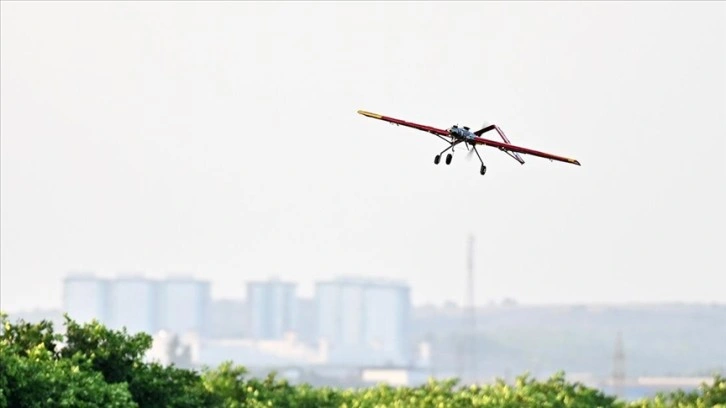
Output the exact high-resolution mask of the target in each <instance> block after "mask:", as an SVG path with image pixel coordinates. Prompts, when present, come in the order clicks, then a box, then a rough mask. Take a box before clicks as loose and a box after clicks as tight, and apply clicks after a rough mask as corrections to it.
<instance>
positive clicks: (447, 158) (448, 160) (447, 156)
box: [446, 153, 453, 164]
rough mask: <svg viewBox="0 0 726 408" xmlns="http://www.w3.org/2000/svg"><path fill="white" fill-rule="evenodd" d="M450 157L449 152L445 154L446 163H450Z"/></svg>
mask: <svg viewBox="0 0 726 408" xmlns="http://www.w3.org/2000/svg"><path fill="white" fill-rule="evenodd" d="M452 157H453V156H451V153H449V154H447V155H446V164H451V158H452Z"/></svg>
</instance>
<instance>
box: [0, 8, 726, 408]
mask: <svg viewBox="0 0 726 408" xmlns="http://www.w3.org/2000/svg"><path fill="white" fill-rule="evenodd" d="M0 7H1V11H2V12H1V13H0V14H1V16H0V17H1V19H2V25H1V30H2V32H1V35H0V42H1V44H0V45H1V47H0V52H1V62H2V69H0V76H1V82H2V83H1V85H0V98H1V101H0V132H1V134H0V156H1V157H0V159H1V160H0V181H1V186H0V188H1V190H2V191H1V192H0V216H1V220H0V251H1V256H0V309H2V310H3V311H4V312H7V313H9V315H10V318H11V319H17V318H23V319H27V320H30V321H37V320H39V319H44V318H45V319H51V320H53V321H55V322H57V325H60V324H61V321H62V320H61V316H62V314H63V313H69V315H70V317H71V318H73V319H76V320H78V321H82V322H85V321H90V320H91V319H98V320H99V321H101V322H102V323H104V324H107V325H109V326H110V327H113V328H122V327H126V328H127V329H128V330H129V331H130V332H146V333H149V334H150V335H152V336H154V347H153V349H152V350H151V351H150V352H149V355H148V356H147V358H149V359H157V360H161V361H164V362H168V363H171V362H174V363H175V364H178V365H182V366H187V367H201V366H203V365H211V366H214V365H216V364H219V363H220V362H222V361H225V360H233V361H234V362H235V363H238V364H242V365H245V366H247V367H249V368H250V369H251V370H252V371H253V372H254V373H255V374H260V375H264V374H265V373H267V372H269V371H271V370H276V371H278V372H280V373H281V374H282V375H284V376H286V377H287V378H289V379H290V380H291V381H296V382H303V381H304V382H309V383H313V384H328V385H341V386H365V385H367V384H373V383H376V382H381V381H383V382H387V383H391V384H408V385H415V384H418V383H420V382H422V381H426V379H427V378H428V377H429V376H435V377H440V378H445V377H459V378H461V379H462V381H464V382H488V381H492V380H493V379H494V378H496V377H498V378H504V379H506V380H508V381H511V380H512V379H513V378H514V377H515V376H517V375H520V374H523V373H525V372H530V373H531V374H532V375H534V376H537V377H546V376H549V375H550V374H552V373H554V372H556V371H559V370H564V371H565V372H566V374H567V376H568V377H569V378H570V379H576V380H579V381H582V382H584V383H587V384H589V385H594V386H597V387H600V388H602V389H606V390H607V391H608V392H612V393H617V394H619V395H621V396H624V397H626V398H630V397H633V398H635V397H640V396H644V395H651V394H652V393H654V392H655V391H657V390H665V389H673V388H676V387H678V388H685V389H688V388H692V387H695V386H697V385H698V384H699V383H700V382H701V381H703V379H704V378H707V377H709V376H710V375H711V374H713V373H715V372H722V373H723V372H724V370H725V369H726V349H725V348H724V347H723V343H724V341H723V339H724V338H726V295H725V293H726V291H725V290H724V288H726V282H724V274H723V272H724V271H725V270H726V264H725V263H724V258H723V256H722V254H723V249H724V242H726V237H725V236H724V230H725V229H724V227H725V226H726V223H725V220H724V218H725V217H724V215H723V208H726V199H725V197H726V194H724V193H726V191H725V188H726V183H724V181H725V180H724V176H725V175H726V168H725V165H724V160H723V159H724V158H725V157H724V152H726V145H725V144H724V143H725V139H724V137H723V135H724V134H726V76H725V75H724V72H726V43H725V41H726V25H724V24H723V21H724V17H726V4H724V3H720V2H666V3H658V2H617V3H595V2H583V3H558V2H532V3H527V2H516V3H499V2H421V3H418V2H386V3H382V2H341V3H335V2H208V3H195V2H143V3H132V2H80V3H79V2H53V3H43V2H2V3H0ZM359 109H364V110H368V111H372V112H376V113H381V114H385V115H389V116H393V117H397V118H401V119H405V120H409V121H414V122H418V123H422V124H426V125H430V126H435V127H439V128H448V127H449V126H451V125H454V124H459V125H466V126H470V127H472V128H477V127H478V126H479V125H481V124H482V123H484V122H488V123H495V124H497V125H498V126H500V127H501V128H502V129H503V130H504V132H505V133H506V134H507V136H508V137H509V139H510V140H511V141H512V143H513V144H516V145H521V146H525V147H530V148H534V149H537V150H543V151H546V152H550V153H554V154H558V155H563V156H568V157H573V158H576V159H578V160H579V161H580V162H581V163H582V166H581V167H577V166H572V165H569V164H564V163H556V162H550V161H548V160H543V159H539V158H536V157H531V156H525V157H524V159H525V161H526V164H525V165H523V166H522V165H520V164H518V163H517V162H515V161H514V160H512V159H511V158H509V157H507V156H506V155H504V154H502V153H501V152H498V151H496V150H494V149H486V148H483V149H480V152H481V153H482V155H483V159H484V161H485V163H486V164H487V167H488V171H487V173H486V175H485V176H481V175H479V163H478V161H477V160H476V158H474V159H472V160H467V159H466V158H465V155H464V153H462V150H461V149H460V150H457V151H456V152H455V154H454V160H453V162H452V164H451V165H450V166H446V165H439V166H436V165H434V163H433V160H434V156H435V155H436V154H437V153H438V152H439V151H441V150H442V149H443V148H444V147H445V145H444V146H442V143H441V142H440V141H439V140H438V139H436V138H435V137H433V136H431V135H428V134H426V133H423V132H418V131H416V130H413V129H407V128H404V127H396V126H390V125H388V124H386V123H383V122H380V121H375V120H372V119H370V118H366V117H363V116H361V115H358V114H356V111H357V110H359ZM59 327H60V326H59Z"/></svg>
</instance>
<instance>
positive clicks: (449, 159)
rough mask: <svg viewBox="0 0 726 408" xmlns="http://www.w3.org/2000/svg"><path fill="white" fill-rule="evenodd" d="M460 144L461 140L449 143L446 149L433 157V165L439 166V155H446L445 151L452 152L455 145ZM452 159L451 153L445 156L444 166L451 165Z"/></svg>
mask: <svg viewBox="0 0 726 408" xmlns="http://www.w3.org/2000/svg"><path fill="white" fill-rule="evenodd" d="M461 142H462V141H461V140H457V141H455V142H450V144H449V147H447V148H446V149H444V150H443V151H442V152H441V153H439V154H437V155H436V157H434V164H439V162H440V161H441V155H442V154H444V153H446V151H447V150H449V149H452V150H451V151H452V152H453V151H454V150H453V147H454V146H456V145H458V144H459V143H461ZM453 157H454V156H452V155H451V153H449V154H447V155H446V164H451V159H452V158H453Z"/></svg>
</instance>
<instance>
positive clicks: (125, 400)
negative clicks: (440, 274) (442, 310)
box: [0, 314, 726, 408]
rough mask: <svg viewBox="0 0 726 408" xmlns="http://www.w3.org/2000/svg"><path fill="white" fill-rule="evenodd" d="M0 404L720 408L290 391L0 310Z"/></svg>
mask: <svg viewBox="0 0 726 408" xmlns="http://www.w3.org/2000/svg"><path fill="white" fill-rule="evenodd" d="M0 323H2V325H1V326H0V330H1V333H0V408H5V407H71V406H72V407H89V408H90V407H119V408H121V407H123V408H125V407H129V408H131V407H140V408H146V407H210V408H211V407H225V408H238V407H239V408H241V407H255V408H262V407H265V408H269V407H295V408H321V407H340V408H379V407H380V408H383V407H412V408H415V407H436V408H444V407H446V408H458V407H623V408H625V407H630V408H636V407H637V408H664V407H694V408H700V407H704V408H705V407H709V408H711V407H718V408H726V379H725V378H723V377H721V376H718V375H717V376H715V377H714V382H713V384H709V385H706V384H704V385H703V386H701V387H700V388H699V389H698V390H696V391H692V392H684V391H676V392H672V393H667V394H666V393H664V394H659V395H657V396H656V397H653V398H649V399H644V400H641V401H636V402H632V403H626V402H624V401H619V400H617V399H616V398H614V397H612V396H608V395H605V394H604V393H603V392H601V391H599V390H597V389H593V388H589V387H586V386H584V385H582V384H579V383H570V382H568V381H566V380H565V375H564V373H558V374H556V375H554V376H552V377H550V378H549V379H547V380H544V381H538V380H535V379H533V378H530V377H529V376H527V375H523V376H520V377H518V378H517V379H516V381H515V383H514V384H511V385H510V384H506V383H504V382H503V381H497V382H495V383H493V384H487V385H481V386H468V387H465V386H460V385H458V383H457V381H456V380H446V381H433V380H430V381H429V382H428V383H426V384H423V385H421V386H418V387H392V386H386V385H379V386H375V387H369V388H363V389H347V390H343V389H336V388H330V387H312V386H310V385H306V384H304V385H291V384H289V383H288V382H287V381H285V380H283V379H278V378H276V376H275V375H274V374H270V375H269V376H268V377H267V378H261V379H260V378H248V377H247V375H248V374H249V373H248V372H247V370H246V369H245V368H244V367H242V366H237V365H234V364H232V363H231V362H227V363H224V364H221V365H220V366H219V367H217V368H215V369H209V368H205V369H204V370H202V371H201V372H197V371H193V370H184V369H180V368H177V367H174V366H162V365H160V364H157V363H149V362H145V361H144V360H143V357H144V355H145V353H146V352H147V351H148V349H149V348H150V347H151V337H150V336H148V335H146V334H137V335H129V334H128V333H127V332H126V331H125V330H122V331H114V330H109V329H107V328H106V327H104V326H103V325H101V324H99V323H98V322H92V323H88V324H83V325H81V324H78V323H76V322H74V321H72V320H71V319H70V318H68V317H67V316H66V319H65V328H66V330H65V332H64V334H59V333H56V332H55V331H54V329H53V325H52V323H50V322H47V321H43V322H40V323H38V324H30V323H26V322H22V321H21V322H17V323H15V324H12V323H10V322H9V321H8V320H7V316H6V315H2V314H0Z"/></svg>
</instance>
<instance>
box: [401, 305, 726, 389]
mask: <svg viewBox="0 0 726 408" xmlns="http://www.w3.org/2000/svg"><path fill="white" fill-rule="evenodd" d="M477 316H478V317H477V329H478V334H477V337H476V344H477V345H478V347H477V349H476V356H477V360H478V361H479V363H478V364H477V365H478V367H479V368H480V369H482V370H485V371H486V372H492V373H502V372H507V371H509V372H521V371H523V370H532V371H533V372H534V371H540V372H542V373H547V372H552V371H555V370H558V369H563V370H566V371H568V372H591V373H593V374H596V375H599V376H607V375H609V374H610V373H611V372H612V369H613V353H614V347H615V339H616V336H617V333H618V331H620V332H621V333H622V336H623V343H624V349H625V355H626V361H625V368H626V372H627V374H628V375H631V376H638V375H702V374H711V373H712V372H713V371H715V370H724V371H726V348H724V347H723V341H724V340H723V339H726V305H681V304H667V305H632V306H587V305H583V306H553V307H544V306H542V307H535V306H511V307H487V308H482V309H479V311H478V314H477ZM413 326H414V337H415V339H416V340H424V339H429V340H430V341H431V342H432V344H433V353H434V364H435V365H436V366H437V367H436V368H438V369H445V368H455V367H456V366H457V361H459V360H461V359H462V358H463V357H462V356H461V355H457V346H456V344H457V341H460V339H461V338H462V336H463V335H462V334H461V333H462V331H463V330H465V329H466V327H469V324H468V321H466V320H465V317H464V315H463V314H462V311H461V310H460V309H456V308H448V309H444V308H432V307H429V308H424V307H422V308H418V309H417V310H416V311H415V316H414V319H413Z"/></svg>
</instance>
